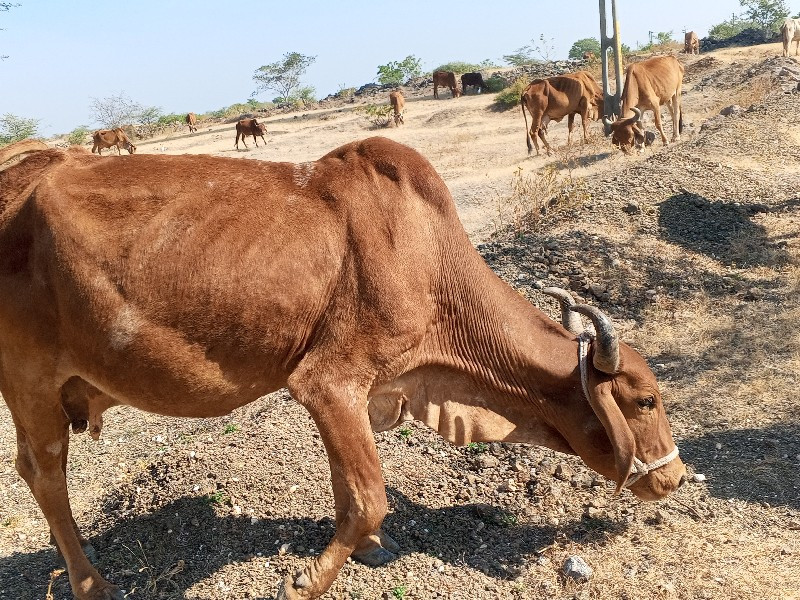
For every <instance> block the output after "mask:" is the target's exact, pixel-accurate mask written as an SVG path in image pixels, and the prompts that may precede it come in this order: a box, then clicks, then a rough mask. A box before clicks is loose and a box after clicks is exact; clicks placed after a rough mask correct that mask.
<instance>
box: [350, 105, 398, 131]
mask: <svg viewBox="0 0 800 600" xmlns="http://www.w3.org/2000/svg"><path fill="white" fill-rule="evenodd" d="M356 111H358V112H360V113H363V114H364V117H365V118H366V119H367V120H368V121H369V122H370V123H372V126H373V128H376V129H378V128H383V127H388V126H389V123H391V121H392V117H393V115H394V110H393V109H392V106H391V105H390V104H365V105H364V106H359V107H357V108H356Z"/></svg>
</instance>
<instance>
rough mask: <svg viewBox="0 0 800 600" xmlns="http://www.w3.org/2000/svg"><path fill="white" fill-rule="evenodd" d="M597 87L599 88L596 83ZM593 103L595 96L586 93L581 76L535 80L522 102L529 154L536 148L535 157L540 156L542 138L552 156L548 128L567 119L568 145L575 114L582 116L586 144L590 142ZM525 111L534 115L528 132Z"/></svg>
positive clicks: (526, 90)
mask: <svg viewBox="0 0 800 600" xmlns="http://www.w3.org/2000/svg"><path fill="white" fill-rule="evenodd" d="M595 85H597V84H596V83H595ZM594 102H595V95H594V92H590V91H589V90H587V89H586V86H585V85H584V84H583V81H582V77H580V76H572V77H566V76H563V75H558V76H556V77H549V78H547V79H535V80H533V81H532V82H531V83H530V84H529V85H528V87H526V88H525V91H523V92H522V96H521V98H520V105H521V107H522V116H523V118H524V119H525V141H526V142H527V144H528V154H530V153H531V152H532V150H533V147H534V146H535V147H536V154H537V155H538V154H539V142H538V140H537V138H540V139H541V140H542V142H543V143H544V147H545V150H546V151H547V154H548V155H550V150H551V148H550V144H549V143H548V141H547V138H546V137H545V132H546V131H547V124H548V123H549V122H550V121H556V122H558V121H561V119H563V118H564V117H568V119H567V125H568V133H567V143H569V139H570V137H571V136H572V128H573V125H574V119H575V115H576V114H579V115H580V116H581V124H582V125H583V141H584V143H585V142H587V141H588V136H587V127H588V125H589V115H590V110H591V109H590V106H592V105H593V103H594ZM526 108H527V109H528V112H529V113H530V114H531V127H530V129H528V117H527V115H526V114H525V109H526ZM531 138H533V144H531Z"/></svg>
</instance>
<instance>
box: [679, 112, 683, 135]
mask: <svg viewBox="0 0 800 600" xmlns="http://www.w3.org/2000/svg"><path fill="white" fill-rule="evenodd" d="M678 133H683V108H680V109H679V110H678Z"/></svg>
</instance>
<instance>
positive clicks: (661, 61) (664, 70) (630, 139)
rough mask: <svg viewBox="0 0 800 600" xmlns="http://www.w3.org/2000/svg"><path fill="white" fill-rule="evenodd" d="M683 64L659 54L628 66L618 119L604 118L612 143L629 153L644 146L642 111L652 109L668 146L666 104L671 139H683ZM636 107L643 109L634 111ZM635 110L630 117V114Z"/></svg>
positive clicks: (657, 127)
mask: <svg viewBox="0 0 800 600" xmlns="http://www.w3.org/2000/svg"><path fill="white" fill-rule="evenodd" d="M682 85H683V65H682V64H681V63H679V62H678V60H677V59H676V58H675V57H674V56H657V57H655V58H650V59H648V60H643V61H642V62H638V63H634V64H632V65H628V68H627V70H626V71H625V87H624V88H623V89H622V108H621V114H620V117H619V119H618V120H617V121H614V122H611V121H610V120H609V119H607V118H604V119H603V121H604V122H605V124H606V125H608V126H609V127H610V128H611V142H612V143H613V144H614V145H615V146H618V147H619V148H621V149H622V150H623V151H625V152H628V151H629V150H630V149H631V148H634V147H639V148H641V146H642V143H643V142H644V139H645V133H644V129H643V128H642V126H641V123H640V120H641V114H642V112H644V111H645V110H652V111H653V117H654V119H655V122H656V129H658V132H659V133H660V134H661V141H662V142H663V143H664V144H665V145H666V143H667V136H666V135H664V128H663V127H662V126H661V105H662V104H667V105H668V106H669V109H670V113H671V114H672V141H673V142H675V141H679V140H680V139H681V136H680V132H681V130H682V129H683V115H682V114H681V86H682ZM634 108H638V109H640V110H637V111H634V110H633V109H634ZM631 112H632V113H634V114H633V116H631V117H628V114H629V113H631Z"/></svg>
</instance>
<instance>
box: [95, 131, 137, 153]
mask: <svg viewBox="0 0 800 600" xmlns="http://www.w3.org/2000/svg"><path fill="white" fill-rule="evenodd" d="M92 141H93V142H94V145H93V146H92V153H94V152H97V154H100V155H102V154H103V152H102V150H103V148H111V147H112V146H115V147H116V148H117V154H118V155H121V154H122V151H121V150H120V147H122V148H125V150H127V151H128V154H133V153H134V152H136V146H134V145H133V143H132V142H131V141H130V139H128V136H127V134H126V133H125V132H124V131H123V130H122V128H121V127H115V128H114V129H98V130H97V131H95V132H94V133H93V134H92Z"/></svg>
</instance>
